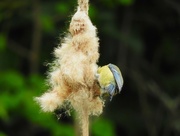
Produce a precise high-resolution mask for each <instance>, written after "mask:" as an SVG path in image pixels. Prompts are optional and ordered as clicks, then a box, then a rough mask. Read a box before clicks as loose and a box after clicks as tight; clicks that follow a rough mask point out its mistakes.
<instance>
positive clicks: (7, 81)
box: [0, 71, 24, 90]
mask: <svg viewBox="0 0 180 136" xmlns="http://www.w3.org/2000/svg"><path fill="white" fill-rule="evenodd" d="M0 85H1V86H6V87H7V88H14V89H16V90H18V89H22V88H23V87H24V79H23V77H22V76H21V75H20V74H19V73H18V72H15V71H7V72H3V73H1V78H0Z"/></svg>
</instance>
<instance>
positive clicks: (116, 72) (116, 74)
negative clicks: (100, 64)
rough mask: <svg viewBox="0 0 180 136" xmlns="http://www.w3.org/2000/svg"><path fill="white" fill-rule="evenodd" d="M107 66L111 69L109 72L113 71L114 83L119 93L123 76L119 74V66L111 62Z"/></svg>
mask: <svg viewBox="0 0 180 136" xmlns="http://www.w3.org/2000/svg"><path fill="white" fill-rule="evenodd" d="M108 67H109V69H110V70H111V72H112V73H113V76H114V79H115V81H116V84H117V86H118V90H119V93H120V92H121V88H122V85H123V78H122V75H121V71H120V70H119V68H118V67H117V66H116V65H113V64H109V65H108Z"/></svg>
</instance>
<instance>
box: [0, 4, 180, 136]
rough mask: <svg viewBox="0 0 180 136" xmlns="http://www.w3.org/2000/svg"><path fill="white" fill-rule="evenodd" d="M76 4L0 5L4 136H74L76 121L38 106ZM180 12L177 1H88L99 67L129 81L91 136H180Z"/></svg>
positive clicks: (0, 94) (1, 125) (0, 97)
mask: <svg viewBox="0 0 180 136" xmlns="http://www.w3.org/2000/svg"><path fill="white" fill-rule="evenodd" d="M76 5H77V2H76V0H51V1H50V0H16V1H14V0H1V1H0V136H11V135H13V136H16V135H17V136H39V135H44V136H74V135H76V129H75V128H76V127H75V126H74V124H76V123H74V122H73V118H74V117H73V116H71V117H66V116H65V117H62V118H61V119H60V120H58V118H57V117H56V116H55V115H54V114H51V113H43V112H41V111H40V108H39V106H38V105H37V104H36V103H35V102H34V101H33V98H34V97H35V96H39V95H41V94H42V93H43V92H44V91H46V90H47V86H46V77H45V73H46V72H47V71H48V68H47V67H46V66H44V65H43V64H44V63H46V64H47V63H49V62H52V60H53V56H52V52H53V48H55V47H56V46H57V44H59V42H60V41H59V37H63V35H64V34H65V33H66V32H67V31H68V30H67V29H68V25H69V20H70V19H71V16H72V15H73V13H74V11H75V8H76ZM179 9H180V4H179V2H178V0H161V1H157V0H151V1H143V0H139V1H138V0H90V10H89V16H90V18H91V19H92V22H93V24H94V25H95V26H96V27H97V28H98V36H99V37H100V49H99V50H100V55H101V56H100V59H99V65H105V64H108V63H114V64H116V65H118V66H119V67H120V69H121V71H122V74H123V77H124V81H125V84H124V87H123V89H122V93H121V94H120V95H117V96H116V97H114V98H113V100H112V101H111V102H109V101H108V100H107V102H106V107H104V112H103V115H101V116H100V117H95V118H96V119H92V121H91V132H90V134H91V135H92V136H119V135H122V136H144V135H148V136H178V135H179V134H180V116H179V115H180V110H179V109H180V93H179V92H180V91H179V88H180V86H179V83H180V59H179V58H180V46H179V45H180V44H179V43H180V37H179V35H180V27H179V26H180V12H179ZM34 55H35V56H36V57H34Z"/></svg>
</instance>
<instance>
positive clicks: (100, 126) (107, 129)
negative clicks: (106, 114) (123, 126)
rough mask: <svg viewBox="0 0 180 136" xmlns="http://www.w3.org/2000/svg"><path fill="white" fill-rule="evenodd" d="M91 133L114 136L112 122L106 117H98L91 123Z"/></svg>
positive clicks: (98, 135)
mask: <svg viewBox="0 0 180 136" xmlns="http://www.w3.org/2000/svg"><path fill="white" fill-rule="evenodd" d="M92 134H93V135H94V136H115V128H114V124H113V123H112V122H111V121H110V120H107V119H104V118H103V119H102V118H101V119H100V118H99V119H98V120H97V121H94V122H93V123H92Z"/></svg>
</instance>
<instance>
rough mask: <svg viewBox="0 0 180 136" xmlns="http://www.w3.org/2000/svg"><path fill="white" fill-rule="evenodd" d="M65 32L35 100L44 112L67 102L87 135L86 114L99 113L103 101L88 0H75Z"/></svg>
mask: <svg viewBox="0 0 180 136" xmlns="http://www.w3.org/2000/svg"><path fill="white" fill-rule="evenodd" d="M78 4H79V5H78V8H77V11H76V13H75V14H74V15H73V17H72V19H71V22H70V26H69V33H68V34H67V35H66V36H65V37H64V40H63V41H62V43H60V45H59V46H58V47H57V48H56V49H55V50H54V56H55V61H54V62H53V63H52V66H51V68H50V69H51V70H50V72H49V74H48V84H49V86H50V87H49V90H48V91H47V92H46V93H44V94H43V95H42V96H40V97H36V98H35V100H36V101H37V102H38V103H39V104H40V107H41V109H42V110H43V111H44V112H53V111H54V110H56V109H58V108H64V107H66V106H65V105H66V103H67V102H68V103H70V105H71V106H70V107H72V108H73V109H74V110H75V111H76V112H77V113H78V115H79V117H78V118H79V119H80V123H81V126H82V135H83V136H88V123H89V122H88V117H89V115H100V114H101V113H102V109H103V105H104V101H103V100H102V99H100V97H99V96H100V87H99V86H98V85H97V80H96V78H95V74H96V72H97V68H98V66H97V64H96V63H97V61H98V58H99V53H98V48H99V42H98V41H99V38H98V37H97V33H96V27H95V26H94V25H93V24H92V22H91V20H90V18H89V16H88V0H78Z"/></svg>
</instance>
